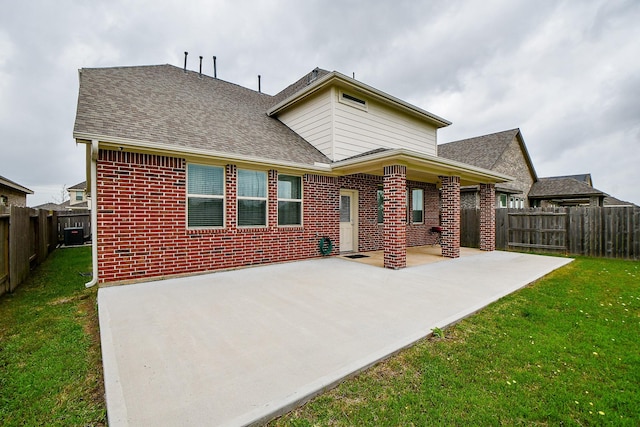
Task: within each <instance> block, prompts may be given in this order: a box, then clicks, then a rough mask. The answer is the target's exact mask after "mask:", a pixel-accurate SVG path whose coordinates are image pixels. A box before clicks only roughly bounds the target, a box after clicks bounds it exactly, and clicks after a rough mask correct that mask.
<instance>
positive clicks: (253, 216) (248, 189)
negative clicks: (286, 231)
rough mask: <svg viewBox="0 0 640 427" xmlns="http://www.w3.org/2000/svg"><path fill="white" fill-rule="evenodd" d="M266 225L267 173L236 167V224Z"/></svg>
mask: <svg viewBox="0 0 640 427" xmlns="http://www.w3.org/2000/svg"><path fill="white" fill-rule="evenodd" d="M255 225H258V226H262V225H267V173H266V172H260V171H250V170H243V169H238V226H239V227H250V226H255Z"/></svg>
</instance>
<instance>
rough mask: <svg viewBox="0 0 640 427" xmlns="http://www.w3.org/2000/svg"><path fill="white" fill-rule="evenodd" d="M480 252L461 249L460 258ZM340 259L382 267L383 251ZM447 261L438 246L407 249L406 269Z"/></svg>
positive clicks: (349, 255) (368, 252)
mask: <svg viewBox="0 0 640 427" xmlns="http://www.w3.org/2000/svg"><path fill="white" fill-rule="evenodd" d="M482 252H483V251H481V250H480V249H477V248H465V247H461V248H460V258H464V257H467V256H473V255H478V254H481V253H482ZM340 258H343V259H346V260H348V261H354V262H359V263H361V264H367V265H372V266H375V267H384V250H380V251H367V252H358V253H354V254H344V255H340ZM447 259H450V258H447V257H444V256H442V249H441V248H440V246H438V245H424V246H409V247H407V265H406V266H407V267H417V266H419V265H425V264H432V263H435V262H442V261H446V260H447Z"/></svg>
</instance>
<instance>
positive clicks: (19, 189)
mask: <svg viewBox="0 0 640 427" xmlns="http://www.w3.org/2000/svg"><path fill="white" fill-rule="evenodd" d="M27 194H33V191H31V190H29V189H28V188H27V187H23V186H22V185H20V184H18V183H15V182H13V181H11V180H10V179H7V178H5V177H3V176H1V175H0V206H22V207H24V206H27Z"/></svg>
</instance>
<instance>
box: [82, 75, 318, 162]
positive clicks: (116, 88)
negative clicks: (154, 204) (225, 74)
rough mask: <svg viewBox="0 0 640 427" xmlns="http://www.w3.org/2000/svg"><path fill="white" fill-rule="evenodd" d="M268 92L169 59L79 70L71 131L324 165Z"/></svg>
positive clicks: (315, 151)
mask: <svg viewBox="0 0 640 427" xmlns="http://www.w3.org/2000/svg"><path fill="white" fill-rule="evenodd" d="M274 103H275V99H274V97H273V96H270V95H267V94H263V93H259V92H256V91H253V90H250V89H247V88H244V87H241V86H238V85H235V84H233V83H229V82H225V81H223V80H219V79H214V78H212V77H209V76H205V75H203V76H199V74H198V73H197V72H193V71H187V72H186V73H185V72H184V71H183V70H182V69H181V68H178V67H174V66H172V65H156V66H141V67H115V68H84V69H82V70H81V72H80V91H79V96H78V109H77V114H76V121H75V126H74V132H77V133H88V134H96V135H103V136H109V137H117V138H126V139H131V140H140V141H150V142H155V143H162V144H168V145H172V146H177V147H185V148H195V149H203V150H213V151H219V152H224V153H229V154H239V155H246V156H255V157H259V158H263V159H272V160H280V161H289V162H295V163H304V164H313V163H314V162H323V163H330V161H329V159H328V158H327V157H326V156H324V155H323V154H322V153H321V152H320V151H318V150H317V149H316V148H315V147H313V146H312V145H311V144H309V143H308V142H307V141H305V140H304V139H303V138H302V137H300V136H299V135H297V134H296V133H295V132H293V131H292V130H291V129H289V128H288V127H287V126H285V125H284V124H283V123H282V122H280V121H279V120H277V119H275V118H272V117H268V116H267V115H266V113H265V112H266V110H267V109H268V108H269V107H270V106H272V105H274Z"/></svg>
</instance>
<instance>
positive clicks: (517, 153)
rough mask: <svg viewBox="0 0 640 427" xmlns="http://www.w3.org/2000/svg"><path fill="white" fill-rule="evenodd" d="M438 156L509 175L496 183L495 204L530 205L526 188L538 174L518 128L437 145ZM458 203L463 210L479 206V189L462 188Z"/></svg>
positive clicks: (499, 205)
mask: <svg viewBox="0 0 640 427" xmlns="http://www.w3.org/2000/svg"><path fill="white" fill-rule="evenodd" d="M438 155H439V156H441V157H445V158H447V159H451V160H457V161H460V162H465V163H470V164H472V165H474V166H478V167H481V168H483V169H489V170H492V171H495V172H499V173H503V174H506V175H509V176H512V177H513V180H512V181H509V182H505V183H500V184H497V185H496V202H495V206H496V207H497V208H528V207H529V199H528V195H529V190H530V189H531V187H532V185H534V183H535V182H537V181H538V177H537V174H536V171H535V169H534V167H533V162H532V161H531V157H530V156H529V151H528V150H527V146H526V145H525V143H524V138H523V137H522V132H520V129H510V130H506V131H502V132H496V133H492V134H489V135H482V136H477V137H474V138H468V139H462V140H459V141H453V142H448V143H446V144H440V145H438ZM461 205H462V208H463V209H468V208H479V207H480V189H479V187H478V186H477V185H472V186H466V187H463V188H462V189H461Z"/></svg>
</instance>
